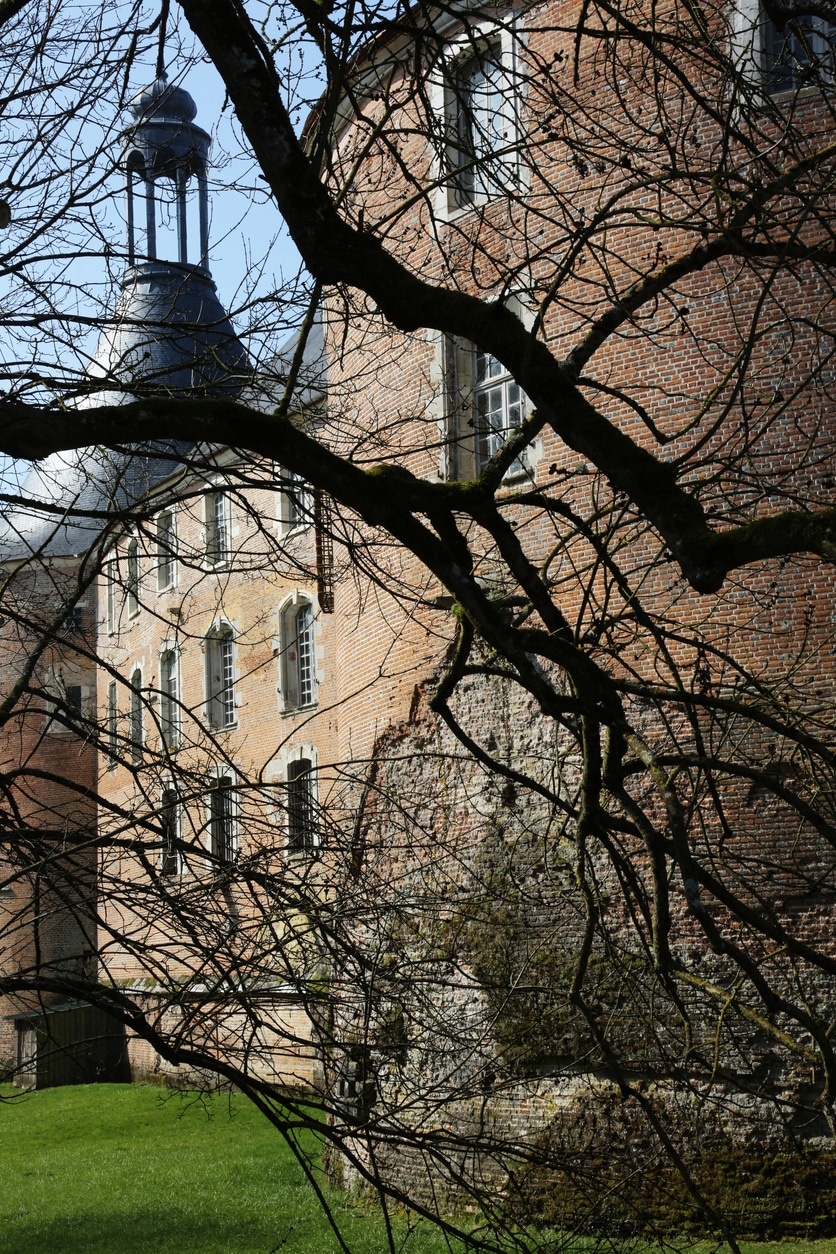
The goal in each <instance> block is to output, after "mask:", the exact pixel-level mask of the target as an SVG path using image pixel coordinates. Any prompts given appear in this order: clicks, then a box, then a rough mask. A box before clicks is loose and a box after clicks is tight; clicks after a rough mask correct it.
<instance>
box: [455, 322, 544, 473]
mask: <svg viewBox="0 0 836 1254" xmlns="http://www.w3.org/2000/svg"><path fill="white" fill-rule="evenodd" d="M446 367H447V410H448V419H447V424H448V439H449V442H450V447H451V456H450V459H449V460H450V466H449V472H450V475H451V477H452V478H455V479H470V478H475V477H476V476H477V475H479V474H481V472H482V470H484V468H485V466H486V465H487V463H488V461H489V460H490V459H491V457H493V456H494V454H495V453H496V452H498V450H499V449H500V448H501V447H502V445H503V444H504V443H505V441H506V440H507V439H508V436H509V435H510V434H511V432H512V431H513V430H514V429H515V427H518V426H519V425H520V423H521V422H522V421H523V420H524V418H525V416H526V409H527V399H526V396H525V393H524V392H523V390H522V388H521V387H520V385H519V384H518V383H517V382H516V381H515V380H514V379H513V378H512V376H511V375H510V374H509V373H508V371H507V370H506V369H505V367H504V366H503V365H502V363H501V362H500V361H498V360H497V358H496V357H493V356H491V354H490V353H486V352H483V351H482V350H481V349H478V348H476V346H475V345H473V344H471V343H469V342H468V341H462V340H453V339H451V340H448V342H447V362H446ZM524 473H526V466H525V464H524V462H523V459H522V458H517V459H515V461H514V462H513V463H512V464H511V466H510V467H509V468H508V470H507V471H506V475H507V477H509V478H513V477H514V476H517V475H521V474H524Z"/></svg>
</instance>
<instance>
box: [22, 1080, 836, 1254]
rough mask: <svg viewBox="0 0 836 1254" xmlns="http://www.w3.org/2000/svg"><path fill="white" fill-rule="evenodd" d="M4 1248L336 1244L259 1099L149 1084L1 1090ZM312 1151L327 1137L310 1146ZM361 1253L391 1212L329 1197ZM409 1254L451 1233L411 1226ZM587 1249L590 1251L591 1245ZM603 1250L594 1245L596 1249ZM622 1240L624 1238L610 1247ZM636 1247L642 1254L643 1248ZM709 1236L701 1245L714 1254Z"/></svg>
mask: <svg viewBox="0 0 836 1254" xmlns="http://www.w3.org/2000/svg"><path fill="white" fill-rule="evenodd" d="M0 1097H6V1098H9V1099H10V1100H7V1101H0V1181H2V1183H3V1187H2V1189H0V1254H31V1252H32V1251H37V1252H38V1254H278V1251H281V1254H332V1252H333V1254H336V1251H338V1250H339V1248H340V1247H339V1245H338V1242H337V1240H336V1238H335V1237H334V1234H333V1232H332V1231H331V1230H330V1228H329V1226H328V1223H327V1221H326V1219H325V1217H324V1215H323V1213H322V1210H321V1208H320V1206H319V1204H318V1202H317V1200H316V1197H315V1196H314V1194H313V1192H312V1190H311V1188H310V1185H309V1184H308V1182H307V1180H306V1178H305V1175H304V1173H303V1171H302V1169H301V1167H300V1166H299V1164H298V1163H297V1162H296V1160H295V1158H294V1157H293V1156H292V1154H291V1152H290V1150H289V1149H288V1148H287V1146H286V1145H285V1142H284V1140H283V1139H282V1138H281V1137H280V1136H279V1134H278V1133H276V1132H275V1131H274V1130H273V1129H272V1128H271V1127H270V1126H269V1124H268V1123H267V1121H266V1120H265V1119H264V1118H263V1117H262V1116H261V1115H259V1114H258V1113H257V1112H256V1111H255V1110H254V1109H253V1108H252V1107H251V1106H250V1104H249V1103H248V1102H247V1101H246V1100H245V1099H244V1098H241V1097H238V1096H225V1095H220V1096H216V1097H213V1098H212V1099H211V1100H209V1101H208V1102H198V1101H196V1100H194V1098H192V1097H190V1096H189V1095H184V1094H180V1093H166V1092H163V1091H161V1090H160V1089H157V1088H150V1087H143V1086H141V1085H135V1086H130V1085H91V1086H78V1087H74V1088H62V1089H47V1090H45V1091H44V1092H40V1093H31V1094H26V1095H23V1096H21V1095H20V1094H18V1092H17V1090H15V1089H13V1088H11V1086H7V1085H4V1086H2V1087H0ZM305 1148H306V1150H307V1152H308V1153H309V1154H310V1155H311V1157H312V1159H313V1160H316V1159H317V1156H318V1146H317V1145H316V1143H315V1141H314V1140H313V1138H310V1139H309V1141H308V1142H307V1144H306V1146H305ZM329 1200H330V1201H331V1202H332V1204H333V1206H334V1208H335V1211H336V1214H337V1219H338V1222H339V1225H340V1229H341V1231H342V1232H343V1234H344V1236H345V1238H346V1240H347V1242H348V1244H349V1246H350V1248H351V1249H352V1251H356V1254H384V1252H385V1251H387V1250H388V1246H387V1243H386V1239H385V1232H384V1227H383V1222H382V1220H381V1217H380V1215H379V1213H378V1212H376V1211H374V1210H362V1209H359V1208H357V1207H354V1206H351V1205H349V1204H348V1203H347V1202H346V1200H345V1199H344V1198H343V1197H342V1195H340V1194H336V1195H335V1194H330V1195H329ZM397 1236H398V1244H399V1246H400V1248H401V1249H402V1250H403V1254H442V1251H445V1252H446V1251H448V1247H447V1246H446V1244H445V1243H444V1241H443V1240H442V1238H441V1237H440V1236H438V1235H437V1234H435V1233H434V1232H432V1231H430V1230H428V1229H426V1228H422V1227H419V1228H418V1229H417V1230H416V1231H414V1232H412V1233H411V1234H410V1233H409V1232H408V1230H407V1228H406V1225H405V1223H404V1222H400V1223H399V1224H398V1232H397ZM578 1248H579V1249H580V1248H587V1247H586V1245H585V1243H584V1244H583V1246H582V1245H580V1244H579V1246H578ZM589 1248H592V1247H589ZM611 1248H612V1247H611ZM628 1248H630V1249H631V1250H632V1252H633V1254H635V1252H636V1249H637V1247H636V1246H634V1245H633V1246H631V1247H627V1246H625V1250H627V1249H628ZM709 1248H711V1249H714V1248H716V1247H708V1246H707V1245H702V1244H701V1243H700V1244H697V1245H695V1246H692V1249H691V1254H709ZM742 1248H743V1251H744V1254H836V1241H815V1242H813V1241H794V1242H786V1243H783V1244H779V1243H774V1244H755V1243H751V1242H746V1243H744V1244H743V1247H742Z"/></svg>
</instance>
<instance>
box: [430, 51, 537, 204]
mask: <svg viewBox="0 0 836 1254" xmlns="http://www.w3.org/2000/svg"><path fill="white" fill-rule="evenodd" d="M513 63H514V44H513V36H512V33H511V31H510V29H509V30H502V31H498V30H496V29H495V28H494V29H493V31H490V30H485V29H483V28H474V29H472V30H470V31H469V32H468V33H467V34H466V35H464V36H462V37H461V38H460V39H459V40H457V41H455V42H454V43H453V44H452V45H451V46H450V47H449V48H448V50H447V53H446V55H445V57H444V59H443V62H442V65H441V67H440V76H439V75H436V77H437V78H438V79H439V81H438V83H437V86H436V87H435V89H434V95H435V101H436V107H437V109H438V111H439V113H440V116H441V117H442V118H443V125H442V128H441V129H442V133H443V145H442V148H443V150H442V153H441V160H440V165H441V170H440V173H441V175H442V180H443V194H442V198H441V201H440V203H439V205H438V208H439V209H440V211H441V212H442V214H444V213H449V212H455V211H456V210H463V209H467V208H469V207H471V206H474V205H479V204H482V203H484V202H485V201H486V200H489V199H492V198H494V197H503V196H508V195H512V194H513V193H514V192H515V191H516V190H517V189H518V188H519V185H520V181H521V172H522V165H521V159H520V115H519V101H518V99H517V95H518V93H517V91H516V90H515V78H516V76H515V74H514V71H513ZM445 175H446V176H447V177H446V178H444V176H445Z"/></svg>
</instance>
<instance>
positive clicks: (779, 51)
mask: <svg viewBox="0 0 836 1254" xmlns="http://www.w3.org/2000/svg"><path fill="white" fill-rule="evenodd" d="M760 43H761V56H762V64H763V76H764V84H765V86H766V90H767V92H768V93H769V94H770V95H773V96H774V95H779V94H780V93H782V92H787V91H798V90H800V89H801V88H804V87H813V86H821V85H822V84H827V83H833V82H834V81H836V22H834V21H828V20H827V19H826V18H824V17H823V16H821V15H820V14H815V15H813V14H805V15H803V16H799V17H795V18H791V19H790V20H788V21H787V22H786V23H785V24H784V26H782V27H780V28H779V27H778V26H777V25H776V24H775V22H773V21H772V20H771V19H770V18H769V17H767V16H766V15H765V14H763V15H762V18H761V28H760Z"/></svg>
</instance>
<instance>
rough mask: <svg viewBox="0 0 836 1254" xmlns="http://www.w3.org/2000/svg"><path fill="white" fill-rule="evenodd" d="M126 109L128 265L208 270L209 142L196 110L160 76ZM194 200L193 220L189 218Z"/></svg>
mask: <svg viewBox="0 0 836 1254" xmlns="http://www.w3.org/2000/svg"><path fill="white" fill-rule="evenodd" d="M128 107H129V110H130V113H131V115H132V117H133V123H132V125H130V126H129V127H128V128H127V129H126V130H125V131H124V132H123V136H122V139H123V145H124V147H123V152H122V158H123V163H124V169H125V174H126V200H127V212H126V219H127V233H128V240H127V243H128V265H129V266H135V265H137V264H142V263H143V262H168V263H176V264H177V265H180V266H190V267H192V268H198V269H202V270H206V271H208V256H209V196H208V190H207V183H206V168H207V164H208V158H209V144H210V139H209V136H208V135H207V134H206V132H205V131H204V130H201V128H200V127H199V126H195V124H194V119H195V116H196V114H197V106H196V105H195V102H194V100H193V99H192V97H191V96H190V95H189V93H188V92H187V91H185V90H184V89H183V88H182V87H175V86H173V85H171V84H169V83H168V82H167V79H166V76H165V74H162V75H161V76H160V77H159V78H157V79H156V80H155V81H154V82H153V83H152V84H151V85H150V86H149V87H145V88H143V89H142V91H140V92H138V93H137V95H136V96H134V98H133V100H132V101H131V103H130V105H129V106H128ZM195 200H196V209H197V213H196V215H194V214H190V213H189V212H188V211H189V209H190V208H192V207H194V201H195ZM190 202H191V204H190ZM160 228H166V230H165V234H164V235H163V232H162V231H161V229H160ZM170 253H175V254H176V255H175V256H172V255H168V254H170Z"/></svg>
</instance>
